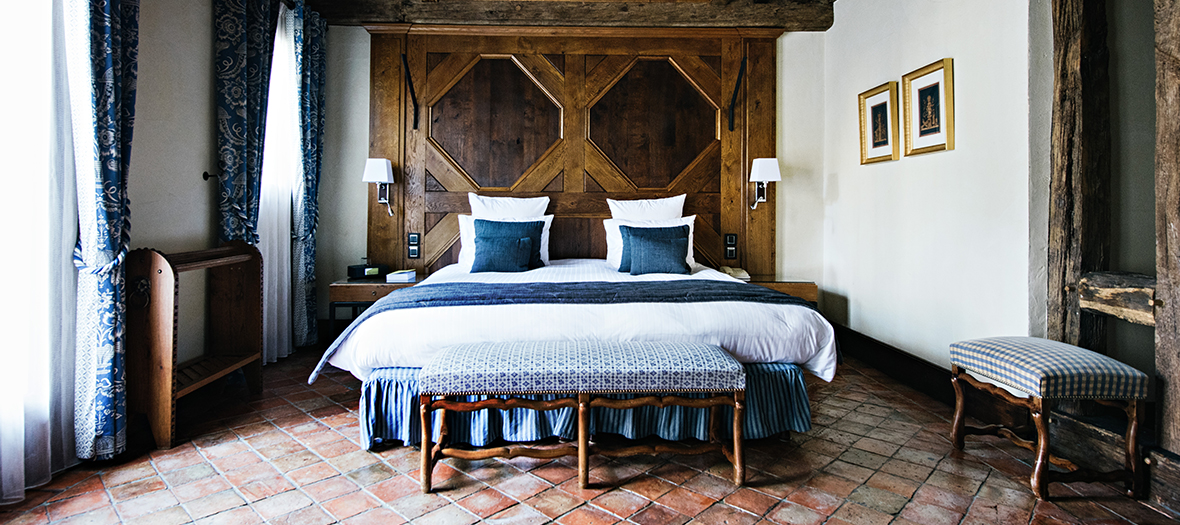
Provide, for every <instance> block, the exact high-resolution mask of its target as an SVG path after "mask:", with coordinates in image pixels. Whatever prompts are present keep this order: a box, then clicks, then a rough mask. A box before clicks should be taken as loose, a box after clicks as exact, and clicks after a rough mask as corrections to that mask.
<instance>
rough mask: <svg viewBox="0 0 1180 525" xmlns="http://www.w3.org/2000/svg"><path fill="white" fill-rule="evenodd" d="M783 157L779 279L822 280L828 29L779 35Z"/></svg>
mask: <svg viewBox="0 0 1180 525" xmlns="http://www.w3.org/2000/svg"><path fill="white" fill-rule="evenodd" d="M777 54H778V74H779V85H778V104H776V108H777V110H778V129H777V133H776V135H775V136H776V137H778V144H777V149H778V159H779V164H780V166H779V168H780V170H781V171H782V177H783V180H782V181H781V182H776V183H774V184H773V186H774V189H775V191H777V192H778V193H777V196H776V201H775V202H776V203H777V207H776V210H775V214H776V217H777V221H776V226H775V228H776V229H775V231H776V235H777V239H776V241H777V242H776V247H775V254H776V258H775V261H776V265H777V266H778V268H777V272H778V278H779V279H802V280H808V281H815V282H819V281H821V280H823V272H824V265H823V255H824V252H823V248H824V244H823V241H824V236H823V231H822V229H821V228H819V227H818V226H819V225H818V218H819V217H822V216H823V213H824V184H823V182H824V170H823V166H824V93H825V92H826V90H825V87H824V82H823V78H824V33H787V34H785V35H783V36H782V37H780V38H779V39H778V50H777Z"/></svg>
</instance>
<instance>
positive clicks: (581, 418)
mask: <svg viewBox="0 0 1180 525" xmlns="http://www.w3.org/2000/svg"><path fill="white" fill-rule="evenodd" d="M589 405H590V394H585V393H581V394H578V487H579V488H581V489H586V488H588V487H589V486H590V406H589Z"/></svg>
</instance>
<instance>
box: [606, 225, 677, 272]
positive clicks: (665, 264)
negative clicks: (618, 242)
mask: <svg viewBox="0 0 1180 525" xmlns="http://www.w3.org/2000/svg"><path fill="white" fill-rule="evenodd" d="M619 231H620V232H622V234H623V261H622V264H620V268H619V269H620V271H623V268H622V267H623V266H626V267H627V268H626V271H628V272H630V273H631V275H643V274H645V273H689V272H690V271H692V269H691V268H689V267H688V262H687V261H686V260H685V259H686V258H687V257H688V226H687V225H683V226H673V227H669V228H633V227H631V226H620V227H619Z"/></svg>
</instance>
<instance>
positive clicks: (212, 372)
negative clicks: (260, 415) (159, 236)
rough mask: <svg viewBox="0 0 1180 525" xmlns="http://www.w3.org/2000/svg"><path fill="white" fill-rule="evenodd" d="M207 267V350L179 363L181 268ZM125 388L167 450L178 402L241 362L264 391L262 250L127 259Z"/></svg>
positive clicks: (142, 253)
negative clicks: (177, 349)
mask: <svg viewBox="0 0 1180 525" xmlns="http://www.w3.org/2000/svg"><path fill="white" fill-rule="evenodd" d="M193 270H208V275H207V290H206V293H207V297H208V314H207V317H206V335H205V342H206V348H205V353H204V354H203V355H202V356H201V357H198V358H196V359H193V360H190V361H187V362H183V363H177V362H176V347H177V335H178V334H177V322H178V309H177V298H178V296H179V293H180V279H179V277H180V274H181V273H182V272H187V271H193ZM127 286H128V288H127V290H128V291H127V346H126V348H127V389H128V402H129V404H130V409H131V411H133V412H143V413H146V414H147V415H148V421H149V423H150V425H151V428H152V434H153V435H154V437H155V440H156V446H157V447H159V448H161V449H164V448H172V443H173V438H174V437H175V429H176V400H177V399H180V398H181V397H184V396H186V395H188V394H190V393H192V392H193V391H195V390H196V389H198V388H200V387H202V386H205V385H207V384H209V383H210V382H212V381H214V380H216V379H218V378H221V377H223V376H225V375H226V374H229V373H230V372H233V371H234V370H237V369H239V368H244V371H245V373H246V382H247V384H248V386H249V388H250V391H251V392H254V393H259V392H261V391H262V256H261V255H260V254H259V253H258V250H257V249H256V248H254V247H253V246H250V245H248V244H246V243H243V242H238V241H234V242H230V243H227V244H226V245H225V246H222V247H220V248H212V249H209V250H199V251H194V252H184V253H176V254H171V255H168V254H163V253H160V252H159V251H156V250H153V249H150V248H141V249H138V250H134V251H132V252H131V253H130V254H129V255H128V257H127Z"/></svg>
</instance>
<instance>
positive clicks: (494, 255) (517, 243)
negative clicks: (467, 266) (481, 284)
mask: <svg viewBox="0 0 1180 525" xmlns="http://www.w3.org/2000/svg"><path fill="white" fill-rule="evenodd" d="M532 248H533V240H532V239H530V238H528V237H521V238H519V239H513V238H512V237H476V238H475V262H473V263H472V264H471V273H478V272H523V271H526V270H528V269H529V255H530V252H531V251H532Z"/></svg>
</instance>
